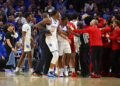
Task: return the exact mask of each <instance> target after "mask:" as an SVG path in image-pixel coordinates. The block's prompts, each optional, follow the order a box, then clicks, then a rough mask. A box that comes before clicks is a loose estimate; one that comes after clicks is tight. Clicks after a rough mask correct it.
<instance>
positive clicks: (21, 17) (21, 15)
mask: <svg viewBox="0 0 120 86" xmlns="http://www.w3.org/2000/svg"><path fill="white" fill-rule="evenodd" d="M18 19H20V20H21V22H22V24H24V23H25V22H26V19H25V18H24V17H23V13H22V12H19V14H18V17H17V18H16V19H15V22H17V21H18Z"/></svg>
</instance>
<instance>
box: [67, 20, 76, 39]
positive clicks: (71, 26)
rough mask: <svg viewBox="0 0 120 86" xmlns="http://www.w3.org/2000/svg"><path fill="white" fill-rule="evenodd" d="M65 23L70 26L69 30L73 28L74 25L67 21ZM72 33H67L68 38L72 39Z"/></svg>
mask: <svg viewBox="0 0 120 86" xmlns="http://www.w3.org/2000/svg"><path fill="white" fill-rule="evenodd" d="M67 24H68V25H69V26H70V30H71V31H73V30H74V29H75V25H74V24H73V23H71V22H67ZM73 37H74V35H73V34H72V33H70V34H69V36H68V38H69V39H73Z"/></svg>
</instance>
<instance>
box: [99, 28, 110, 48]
mask: <svg viewBox="0 0 120 86" xmlns="http://www.w3.org/2000/svg"><path fill="white" fill-rule="evenodd" d="M101 32H102V35H106V34H110V33H111V28H110V26H106V27H105V28H104V29H103V30H102V31H101ZM102 41H103V47H104V48H106V47H111V42H110V40H109V39H108V38H106V37H103V38H102Z"/></svg>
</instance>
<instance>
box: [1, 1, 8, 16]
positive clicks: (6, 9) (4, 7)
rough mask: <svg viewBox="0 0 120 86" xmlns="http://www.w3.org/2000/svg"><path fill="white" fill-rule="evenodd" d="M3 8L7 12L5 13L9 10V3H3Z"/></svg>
mask: <svg viewBox="0 0 120 86" xmlns="http://www.w3.org/2000/svg"><path fill="white" fill-rule="evenodd" d="M2 10H3V11H4V12H5V14H7V12H8V7H7V3H3V7H2Z"/></svg>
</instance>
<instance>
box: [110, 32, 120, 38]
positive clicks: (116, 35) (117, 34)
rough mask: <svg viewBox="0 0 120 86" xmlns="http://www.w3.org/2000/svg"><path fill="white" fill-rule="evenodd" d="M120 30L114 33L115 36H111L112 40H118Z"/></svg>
mask: <svg viewBox="0 0 120 86" xmlns="http://www.w3.org/2000/svg"><path fill="white" fill-rule="evenodd" d="M119 33H120V30H117V32H116V34H114V35H113V36H110V37H109V39H111V40H116V39H117V37H118V36H119Z"/></svg>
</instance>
